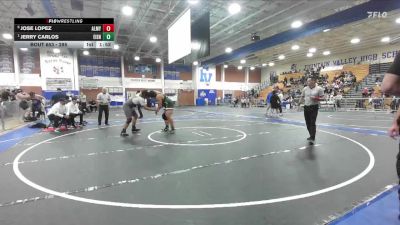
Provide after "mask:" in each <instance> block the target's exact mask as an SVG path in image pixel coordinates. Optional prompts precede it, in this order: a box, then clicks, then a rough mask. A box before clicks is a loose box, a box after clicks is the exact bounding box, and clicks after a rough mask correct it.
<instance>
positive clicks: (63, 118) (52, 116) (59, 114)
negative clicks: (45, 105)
mask: <svg viewBox="0 0 400 225" xmlns="http://www.w3.org/2000/svg"><path fill="white" fill-rule="evenodd" d="M66 113H67V109H66V107H65V99H63V98H61V99H59V102H57V103H56V104H54V105H53V106H52V107H51V108H50V110H49V112H48V113H47V117H48V118H49V120H50V125H49V126H51V124H52V125H53V127H54V128H58V127H59V126H60V122H61V124H65V125H66V124H67V122H68V121H67V120H68V116H67V115H66Z"/></svg>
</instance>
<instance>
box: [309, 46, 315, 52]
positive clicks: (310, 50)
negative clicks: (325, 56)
mask: <svg viewBox="0 0 400 225" xmlns="http://www.w3.org/2000/svg"><path fill="white" fill-rule="evenodd" d="M316 51H317V49H316V48H314V47H313V48H310V49H308V52H311V53H314V52H316Z"/></svg>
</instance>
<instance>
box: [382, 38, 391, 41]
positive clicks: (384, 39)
mask: <svg viewBox="0 0 400 225" xmlns="http://www.w3.org/2000/svg"><path fill="white" fill-rule="evenodd" d="M389 41H390V37H383V38H382V39H381V42H389Z"/></svg>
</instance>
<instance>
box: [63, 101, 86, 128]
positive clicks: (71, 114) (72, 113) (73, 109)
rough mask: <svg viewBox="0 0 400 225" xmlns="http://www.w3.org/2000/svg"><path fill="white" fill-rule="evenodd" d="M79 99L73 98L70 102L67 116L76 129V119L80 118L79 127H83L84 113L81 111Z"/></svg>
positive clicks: (67, 105)
mask: <svg viewBox="0 0 400 225" xmlns="http://www.w3.org/2000/svg"><path fill="white" fill-rule="evenodd" d="M77 101H78V98H77V97H75V96H74V97H72V100H71V101H70V102H68V103H67V104H66V105H65V107H66V109H67V110H66V115H67V117H68V123H69V124H70V125H72V126H73V127H74V128H76V125H75V117H77V116H79V125H80V126H83V112H82V111H80V110H79V104H78V102H77Z"/></svg>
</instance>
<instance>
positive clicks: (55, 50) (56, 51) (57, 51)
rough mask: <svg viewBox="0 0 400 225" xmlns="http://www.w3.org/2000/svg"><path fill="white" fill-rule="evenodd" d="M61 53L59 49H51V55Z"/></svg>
mask: <svg viewBox="0 0 400 225" xmlns="http://www.w3.org/2000/svg"><path fill="white" fill-rule="evenodd" d="M60 52H61V51H60V49H59V48H54V49H53V53H55V54H58V53H60Z"/></svg>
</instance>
